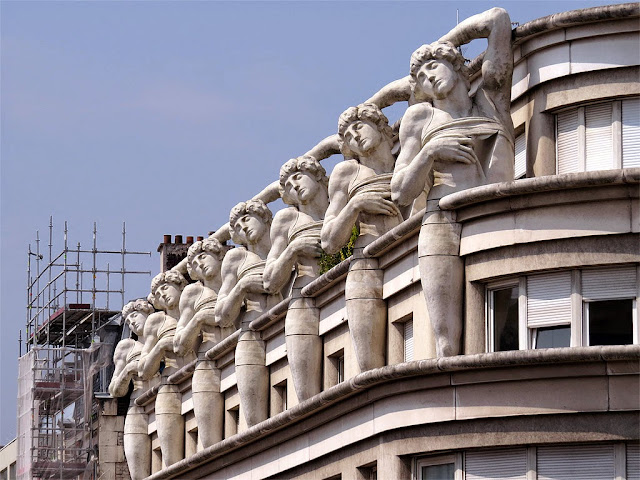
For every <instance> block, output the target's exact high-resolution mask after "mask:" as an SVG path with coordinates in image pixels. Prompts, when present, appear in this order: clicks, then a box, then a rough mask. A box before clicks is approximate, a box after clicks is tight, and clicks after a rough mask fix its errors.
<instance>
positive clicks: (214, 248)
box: [187, 238, 228, 280]
mask: <svg viewBox="0 0 640 480" xmlns="http://www.w3.org/2000/svg"><path fill="white" fill-rule="evenodd" d="M227 250H228V249H227V248H226V246H225V245H222V243H220V241H218V240H217V239H215V238H207V239H205V240H198V241H197V242H196V243H194V244H193V245H191V246H190V247H189V250H188V251H187V272H188V273H189V276H190V277H191V278H193V279H194V280H196V278H195V277H194V276H193V275H194V274H193V268H192V267H191V262H193V259H194V258H196V256H198V254H200V253H201V252H209V253H212V254H213V256H214V257H216V258H217V259H218V260H220V261H222V259H223V258H224V254H225V253H227Z"/></svg>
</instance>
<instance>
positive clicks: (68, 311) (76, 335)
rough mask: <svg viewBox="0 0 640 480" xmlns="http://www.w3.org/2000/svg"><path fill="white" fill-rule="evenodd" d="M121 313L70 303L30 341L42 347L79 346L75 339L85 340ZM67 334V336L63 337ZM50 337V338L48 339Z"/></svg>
mask: <svg viewBox="0 0 640 480" xmlns="http://www.w3.org/2000/svg"><path fill="white" fill-rule="evenodd" d="M118 313H120V312H119V311H118V310H107V309H100V308H95V309H92V308H91V305H90V304H88V303H81V304H77V303H70V304H69V305H67V306H66V307H62V308H59V309H58V310H56V311H55V312H54V313H53V314H52V315H51V316H50V317H49V318H48V319H47V320H46V321H45V322H44V323H43V324H42V325H40V326H39V327H38V330H37V332H35V333H33V334H32V335H31V337H30V338H29V339H28V341H30V342H32V343H34V344H36V345H42V344H44V343H46V342H47V341H48V342H49V344H51V345H61V344H62V343H63V336H64V337H65V338H64V343H65V345H67V346H77V345H76V342H75V339H85V338H87V337H88V336H90V335H91V332H92V330H97V329H99V328H100V327H101V326H102V325H104V324H105V323H107V322H108V321H109V319H110V318H111V317H113V316H114V315H117V314H118ZM65 332H66V335H63V334H64V333H65ZM47 336H48V337H47Z"/></svg>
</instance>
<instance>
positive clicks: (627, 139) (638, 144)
mask: <svg viewBox="0 0 640 480" xmlns="http://www.w3.org/2000/svg"><path fill="white" fill-rule="evenodd" d="M631 167H640V98H630V99H628V100H623V101H622V168H631Z"/></svg>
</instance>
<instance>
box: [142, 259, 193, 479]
mask: <svg viewBox="0 0 640 480" xmlns="http://www.w3.org/2000/svg"><path fill="white" fill-rule="evenodd" d="M186 285H187V281H186V280H185V278H184V277H183V276H182V274H180V273H178V272H176V271H172V270H169V271H167V272H163V273H160V274H158V275H156V276H155V277H154V278H153V280H152V281H151V294H150V295H149V300H150V301H151V303H152V304H153V306H154V307H155V308H156V309H158V310H160V311H158V312H155V313H152V314H151V315H149V318H147V321H146V323H145V325H144V332H143V334H144V342H143V343H144V347H143V349H142V355H141V357H140V362H139V374H140V376H141V377H142V378H143V379H145V380H147V379H149V378H151V377H152V376H154V375H155V374H156V373H158V371H159V369H160V363H161V362H162V361H163V360H164V369H163V370H162V373H161V379H162V380H161V381H162V386H161V387H160V388H159V389H158V395H157V397H156V408H155V413H156V424H157V427H158V440H159V441H160V451H161V452H162V464H163V468H164V467H167V466H169V465H172V464H174V463H176V462H177V461H179V460H182V459H183V458H184V418H183V417H182V394H181V393H180V390H179V389H178V386H177V385H170V384H168V383H167V378H168V377H169V376H170V375H171V374H173V373H175V372H177V371H178V370H179V369H180V367H182V366H183V364H184V363H185V362H184V360H183V359H184V357H177V356H176V354H175V353H174V351H173V338H174V335H175V332H176V326H177V324H178V318H179V317H180V310H179V301H180V294H181V292H182V290H183V289H184V287H185V286H186Z"/></svg>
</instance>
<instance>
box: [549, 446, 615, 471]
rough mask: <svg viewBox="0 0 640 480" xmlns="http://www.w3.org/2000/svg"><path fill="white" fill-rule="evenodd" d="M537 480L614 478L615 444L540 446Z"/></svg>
mask: <svg viewBox="0 0 640 480" xmlns="http://www.w3.org/2000/svg"><path fill="white" fill-rule="evenodd" d="M537 450H538V459H537V464H538V465H537V469H538V480H575V479H577V478H579V479H580V480H605V479H611V480H613V478H614V460H613V445H570V446H560V445H555V446H550V447H538V449H537Z"/></svg>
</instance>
